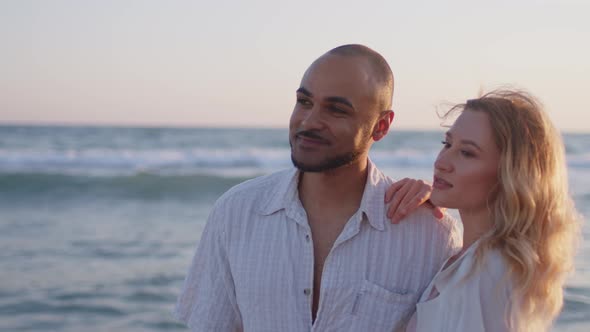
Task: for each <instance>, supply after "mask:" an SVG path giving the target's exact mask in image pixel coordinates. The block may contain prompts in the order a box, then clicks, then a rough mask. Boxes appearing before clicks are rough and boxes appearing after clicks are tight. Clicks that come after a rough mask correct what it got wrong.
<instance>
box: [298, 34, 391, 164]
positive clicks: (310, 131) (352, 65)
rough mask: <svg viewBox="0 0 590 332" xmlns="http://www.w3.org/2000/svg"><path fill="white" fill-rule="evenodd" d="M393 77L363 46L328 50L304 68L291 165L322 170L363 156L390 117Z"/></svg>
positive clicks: (379, 59)
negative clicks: (305, 69)
mask: <svg viewBox="0 0 590 332" xmlns="http://www.w3.org/2000/svg"><path fill="white" fill-rule="evenodd" d="M392 96H393V74H392V72H391V69H390V68H389V65H388V64H387V62H386V61H385V59H384V58H383V57H382V56H381V55H380V54H379V53H377V52H375V51H373V50H372V49H370V48H368V47H366V46H362V45H344V46H340V47H337V48H335V49H332V50H330V51H329V52H327V53H326V54H324V55H322V56H321V57H320V58H319V59H317V60H316V61H314V62H313V63H312V64H311V66H310V67H309V68H308V69H307V71H306V72H305V74H304V75H303V78H302V80H301V85H300V87H299V89H298V90H297V103H296V105H295V108H294V109H293V113H292V115H291V121H290V125H289V141H290V144H291V159H292V161H293V164H294V165H295V166H296V167H297V168H299V169H300V170H302V171H304V172H323V171H327V170H330V169H335V168H338V167H341V166H344V165H348V164H351V163H353V162H355V161H357V160H360V158H366V156H367V155H368V151H369V148H370V147H371V145H372V144H373V142H375V141H378V140H380V139H381V138H383V137H384V136H385V134H387V131H388V130H389V125H390V123H391V121H392V119H393V112H392V111H391V102H392V101H391V99H392Z"/></svg>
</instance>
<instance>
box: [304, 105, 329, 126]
mask: <svg viewBox="0 0 590 332" xmlns="http://www.w3.org/2000/svg"><path fill="white" fill-rule="evenodd" d="M323 125H324V123H323V119H322V115H321V109H320V106H315V105H314V107H312V108H311V109H310V110H308V111H307V112H306V113H305V116H304V117H303V120H302V121H301V127H302V128H304V129H306V130H308V129H321V128H322V127H323Z"/></svg>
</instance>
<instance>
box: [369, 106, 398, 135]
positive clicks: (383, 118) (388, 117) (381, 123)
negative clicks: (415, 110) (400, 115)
mask: <svg viewBox="0 0 590 332" xmlns="http://www.w3.org/2000/svg"><path fill="white" fill-rule="evenodd" d="M394 115H395V114H394V113H393V111H391V110H389V111H383V112H382V113H381V115H379V119H378V120H377V124H376V125H375V128H373V135H372V137H373V140H374V141H375V142H377V141H379V140H381V139H382V138H383V137H385V135H387V132H388V131H389V126H391V123H392V122H393V117H394Z"/></svg>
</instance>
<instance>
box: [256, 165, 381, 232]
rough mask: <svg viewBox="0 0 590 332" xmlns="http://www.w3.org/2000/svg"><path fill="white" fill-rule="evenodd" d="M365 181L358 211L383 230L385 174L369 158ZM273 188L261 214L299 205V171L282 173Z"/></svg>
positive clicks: (261, 209) (374, 225) (268, 213)
mask: <svg viewBox="0 0 590 332" xmlns="http://www.w3.org/2000/svg"><path fill="white" fill-rule="evenodd" d="M367 164H368V165H367V172H368V175H367V182H366V183H365V189H364V191H363V198H362V199H361V204H360V207H359V211H358V212H359V213H362V217H363V219H364V218H366V219H368V222H369V224H370V225H371V226H372V227H373V228H375V229H377V230H379V231H383V230H385V204H384V197H385V189H386V186H385V185H383V183H385V182H384V181H383V180H384V179H385V176H384V175H383V173H381V171H379V169H377V167H376V166H375V164H373V162H372V161H371V159H369V160H368V163H367ZM284 175H285V176H283V177H282V178H281V179H280V180H279V182H278V185H277V186H276V187H275V190H273V191H272V192H269V197H268V199H267V200H266V201H267V202H268V203H267V204H266V205H264V206H262V207H261V208H260V213H261V214H262V215H271V214H273V213H275V212H277V211H279V210H282V209H290V208H293V207H295V208H296V207H299V206H301V202H300V201H299V193H298V189H297V186H298V184H299V175H300V171H299V170H297V169H296V168H293V169H292V170H291V171H290V172H287V173H285V174H284Z"/></svg>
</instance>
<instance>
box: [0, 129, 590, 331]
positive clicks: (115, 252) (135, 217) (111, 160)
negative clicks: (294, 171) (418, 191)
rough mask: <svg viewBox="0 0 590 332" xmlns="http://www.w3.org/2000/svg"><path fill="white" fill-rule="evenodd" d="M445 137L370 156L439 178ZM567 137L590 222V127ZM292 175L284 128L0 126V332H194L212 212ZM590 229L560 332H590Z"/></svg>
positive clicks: (398, 141) (406, 138)
mask: <svg viewBox="0 0 590 332" xmlns="http://www.w3.org/2000/svg"><path fill="white" fill-rule="evenodd" d="M442 133H443V131H442V130H438V131H437V130H434V131H405V130H404V131H402V130H396V129H393V130H392V131H391V132H390V134H389V135H388V136H386V138H385V139H383V140H382V141H380V142H377V143H376V144H375V145H374V146H373V148H372V150H371V154H370V155H371V159H372V160H373V161H374V162H375V163H376V164H377V165H378V167H380V168H381V169H382V170H383V171H384V172H385V173H386V174H387V175H389V176H391V177H393V178H396V179H401V178H403V177H415V178H423V179H431V178H432V165H433V162H434V160H435V158H436V155H437V153H438V151H439V149H440V147H441V143H440V142H441V140H442V138H443V135H442ZM564 141H565V145H566V150H567V164H568V170H569V179H568V180H569V184H570V190H571V194H572V196H573V198H574V200H575V202H576V205H577V208H578V210H579V212H580V214H581V215H582V216H586V217H588V216H590V133H589V134H575V133H571V134H570V133H565V134H564ZM289 167H292V165H291V159H290V152H289V143H288V135H287V129H268V128H244V129H238V128H123V127H82V126H16V125H4V126H0V331H72V332H73V331H75V332H79V331H88V332H92V331H153V332H156V331H187V329H186V328H185V327H184V326H183V325H182V324H179V323H178V322H176V321H175V320H174V318H173V317H172V315H171V311H172V310H173V308H174V303H175V300H176V297H177V295H178V293H179V290H180V288H181V285H182V282H183V279H184V276H185V274H186V272H187V269H188V267H189V264H190V261H191V258H192V255H193V253H194V250H195V247H196V245H197V243H198V241H199V238H200V235H201V232H202V230H203V226H204V224H205V220H206V218H207V215H208V213H209V209H210V208H211V206H212V204H213V203H214V202H215V200H216V199H217V198H218V197H219V196H220V195H221V194H222V193H223V192H225V191H226V190H227V189H229V188H230V187H232V186H234V185H236V184H238V183H240V182H242V181H244V180H247V179H249V178H252V177H256V176H261V175H264V174H269V173H271V172H274V171H277V170H281V169H285V168H289ZM582 230H583V231H582V233H583V234H582V240H581V241H580V245H579V250H578V253H577V257H576V271H575V273H573V274H572V275H571V276H570V277H569V278H568V281H567V287H566V290H565V306H564V310H563V312H562V313H561V315H560V316H559V319H558V320H557V322H556V324H555V326H554V328H553V331H590V241H588V239H589V238H590V226H588V225H587V224H586V223H584V226H583V228H582ZM584 239H586V241H584ZM384 254H385V253H384Z"/></svg>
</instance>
